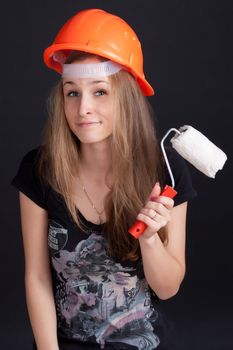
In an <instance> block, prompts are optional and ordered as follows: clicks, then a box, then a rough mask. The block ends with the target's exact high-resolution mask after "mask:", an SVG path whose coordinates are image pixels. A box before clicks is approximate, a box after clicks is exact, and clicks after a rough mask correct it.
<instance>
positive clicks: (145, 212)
mask: <svg viewBox="0 0 233 350" xmlns="http://www.w3.org/2000/svg"><path fill="white" fill-rule="evenodd" d="M160 193H161V187H160V185H159V183H158V182H157V183H156V184H155V186H154V188H153V190H152V192H151V194H150V199H149V201H148V202H147V203H146V205H145V206H144V207H143V208H142V209H141V210H140V212H139V214H138V216H137V220H140V221H143V222H144V223H145V224H146V225H147V228H146V229H145V231H144V232H143V234H142V236H143V238H150V237H151V236H153V235H154V234H155V233H156V232H158V231H159V230H160V229H161V228H162V227H164V226H166V225H167V223H168V222H169V221H170V220H171V211H172V208H173V207H174V200H173V199H171V198H169V197H165V196H160Z"/></svg>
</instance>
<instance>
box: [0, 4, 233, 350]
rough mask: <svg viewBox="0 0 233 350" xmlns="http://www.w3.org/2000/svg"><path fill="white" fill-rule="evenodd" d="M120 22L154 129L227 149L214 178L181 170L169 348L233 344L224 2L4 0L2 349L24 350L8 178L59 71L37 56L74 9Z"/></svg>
mask: <svg viewBox="0 0 233 350" xmlns="http://www.w3.org/2000/svg"><path fill="white" fill-rule="evenodd" d="M85 8H102V9H105V10H107V11H109V12H112V13H114V14H117V15H119V16H120V17H122V18H124V19H125V20H126V21H127V22H128V23H129V24H130V25H131V26H132V27H133V28H134V30H135V31H136V33H137V34H138V37H139V38H140V40H141V42H142V47H143V52H144V70H145V74H146V77H147V79H148V81H149V82H150V83H151V85H152V86H153V87H154V88H155V90H156V93H157V95H156V96H154V97H150V101H151V104H152V105H153V107H154V109H155V112H156V116H157V118H158V128H159V133H160V135H163V134H164V133H165V132H166V131H167V129H168V128H170V127H176V128H179V127H180V126H182V125H185V124H189V125H192V126H194V127H195V128H197V129H198V130H200V131H201V132H202V133H204V134H205V135H206V136H207V137H208V138H209V139H210V140H211V141H213V142H214V143H215V144H216V145H217V146H218V147H220V148H221V149H223V150H224V151H225V152H226V154H227V155H228V160H227V162H226V164H225V166H224V169H223V170H222V171H219V172H218V173H217V175H216V178H215V179H210V178H208V177H206V176H205V175H203V174H202V173H200V172H199V171H198V170H196V169H194V167H192V166H191V165H188V166H189V169H190V172H191V174H192V179H193V184H194V187H195V189H196V190H197V191H198V197H196V199H195V200H193V201H192V202H191V203H190V205H189V211H188V223H187V273H186V277H185V280H184V282H183V283H182V286H181V289H180V291H179V294H178V295H177V296H175V297H173V298H171V299H170V300H167V301H164V302H163V303H162V304H163V307H164V310H165V312H166V314H167V317H168V318H169V319H170V320H172V321H173V322H174V329H173V332H172V338H171V340H172V344H173V348H174V350H182V349H183V350H187V349H188V350H192V349H195V350H196V349H200V350H202V349H205V350H206V349H211V350H214V349H216V350H227V349H231V350H232V349H233V334H232V333H233V302H232V295H233V267H232V265H233V264H232V243H233V242H232V233H233V232H232V224H231V220H232V177H231V176H230V171H231V166H232V158H231V152H232V131H233V128H232V126H233V125H232V124H233V123H232V117H233V79H232V77H233V74H232V73H233V67H232V64H233V50H232V43H233V40H232V39H233V38H232V33H233V30H232V29H233V28H232V27H233V26H232V21H233V4H232V2H231V1H224V0H223V1H214V0H212V1H210V0H196V1H188V0H187V1H184V0H183V1H182V0H178V1H176V0H163V1H157V0H155V1H146V0H145V1H136V0H134V1H119V0H118V1H114V0H113V1H109V0H108V1H94V0H93V1H72V0H66V1H61V0H56V1H55V0H49V1H45V0H43V1H40V2H39V1H14V2H13V1H10V0H9V1H8V3H4V5H2V6H1V14H2V16H1V44H2V45H1V46H2V47H1V61H2V64H1V94H0V101H1V138H0V140H1V147H0V152H1V176H2V180H1V183H0V186H1V197H2V198H1V263H0V269H1V271H0V272H1V288H0V291H1V295H0V300H1V317H0V322H1V325H0V329H1V331H0V333H1V343H0V349H1V350H5V349H6V350H8V349H10V350H16V349H17V350H19V349H20V350H21V349H22V350H29V349H30V347H31V339H32V335H31V330H30V325H29V321H28V318H27V312H26V306H25V297H24V277H23V269H24V265H23V249H22V240H21V232H20V219H19V208H18V196H17V192H16V191H15V189H14V188H13V187H11V186H10V180H11V179H12V177H13V176H14V175H15V172H16V170H17V168H18V165H19V161H20V159H21V158H22V156H23V155H24V154H25V153H26V152H27V151H28V150H30V149H31V148H34V147H35V146H37V145H38V144H39V143H40V139H41V131H42V127H43V124H44V122H45V120H46V98H47V96H48V94H49V91H50V89H51V87H52V86H53V85H54V83H55V82H56V81H57V79H58V75H57V74H56V73H55V72H53V71H51V70H48V69H47V68H46V67H45V65H44V63H43V60H42V53H43V50H44V49H45V48H46V47H47V46H49V45H50V44H51V43H52V40H53V39H54V36H55V34H56V33H57V31H58V29H59V28H60V27H61V25H62V24H63V23H64V22H65V21H66V20H67V19H68V18H69V17H71V16H72V15H74V14H75V13H76V12H77V11H79V10H81V9H85Z"/></svg>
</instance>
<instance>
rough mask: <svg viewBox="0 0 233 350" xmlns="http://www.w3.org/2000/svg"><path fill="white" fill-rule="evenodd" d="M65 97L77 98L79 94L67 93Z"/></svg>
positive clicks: (74, 92) (75, 92)
mask: <svg viewBox="0 0 233 350" xmlns="http://www.w3.org/2000/svg"><path fill="white" fill-rule="evenodd" d="M66 96H68V97H76V96H79V93H78V92H77V91H69V92H68V93H67V94H66Z"/></svg>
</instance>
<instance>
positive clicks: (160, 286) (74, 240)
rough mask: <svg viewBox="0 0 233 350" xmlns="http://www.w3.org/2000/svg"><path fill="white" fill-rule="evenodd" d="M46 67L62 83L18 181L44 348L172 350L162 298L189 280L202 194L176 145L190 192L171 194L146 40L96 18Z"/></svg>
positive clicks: (182, 186)
mask: <svg viewBox="0 0 233 350" xmlns="http://www.w3.org/2000/svg"><path fill="white" fill-rule="evenodd" d="M44 60H45V63H46V64H47V65H48V66H49V67H50V68H52V69H54V70H56V71H58V72H59V73H62V77H61V80H60V81H59V83H58V85H57V86H56V87H55V88H54V91H53V93H52V95H51V98H50V109H49V118H48V122H47V124H46V127H45V132H44V140H43V144H42V145H41V146H39V147H38V148H37V149H34V150H32V151H30V152H29V153H27V154H26V155H25V157H24V158H23V160H22V162H21V164H20V167H19V171H18V173H17V175H16V176H15V178H14V179H13V181H12V184H13V185H14V186H16V187H17V188H18V189H19V191H20V209H21V221H22V232H23V242H24V251H25V283H26V298H27V306H28V311H29V316H30V321H31V325H32V330H33V334H34V338H35V348H36V349H38V350H58V349H62V350H66V349H67V350H68V349H70V350H72V349H78V350H80V349H100V348H105V349H144V350H146V349H148V350H149V349H157V348H158V349H161V350H162V349H168V348H167V345H166V324H165V322H164V320H163V316H162V315H161V313H160V311H159V306H158V300H159V299H167V298H170V297H172V296H174V295H175V294H176V293H177V291H178V290H179V287H180V284H181V282H182V280H183V278H184V274H185V226H186V211H187V201H188V200H190V199H191V198H192V197H193V196H194V195H195V191H194V189H193V188H192V184H191V179H190V175H189V173H188V170H187V168H186V166H185V163H184V161H183V160H182V158H181V157H180V156H179V155H178V154H176V153H175V151H173V150H172V149H170V148H167V156H168V159H169V161H170V165H171V168H172V170H173V173H174V177H175V182H176V190H177V191H178V195H177V196H176V197H175V199H174V200H173V199H171V198H168V197H165V196H162V195H160V193H161V188H163V186H164V185H165V184H169V183H170V178H169V176H168V173H167V170H166V166H165V164H164V161H163V157H162V155H161V151H160V148H159V143H158V140H157V137H156V129H155V122H154V119H153V116H152V111H151V108H150V106H149V103H148V101H147V97H145V96H149V95H153V93H154V92H153V89H152V87H151V86H150V85H149V83H148V82H147V81H146V79H145V77H144V74H143V66H142V51H141V45H140V42H139V40H138V38H137V36H136V34H135V33H134V31H133V30H132V28H130V27H129V26H128V24H127V23H125V22H124V21H123V20H122V19H120V18H119V17H116V16H114V15H112V14H109V13H107V12H105V11H102V10H97V9H94V10H86V11H82V12H79V13H78V14H76V15H75V16H74V17H72V18H71V19H70V20H69V21H68V22H67V23H66V24H65V25H64V26H63V27H62V29H61V30H60V32H59V33H58V35H57V37H56V39H55V41H54V43H53V44H52V45H51V46H50V47H49V48H47V49H46V50H45V53H44ZM152 197H153V198H152ZM152 199H153V200H152ZM136 219H138V220H140V221H142V222H144V223H145V224H146V225H147V228H146V229H145V231H144V233H143V234H142V235H141V236H140V237H139V239H135V238H134V237H133V236H132V235H131V234H129V232H128V230H129V228H130V227H131V226H132V224H133V223H134V222H135V220H136Z"/></svg>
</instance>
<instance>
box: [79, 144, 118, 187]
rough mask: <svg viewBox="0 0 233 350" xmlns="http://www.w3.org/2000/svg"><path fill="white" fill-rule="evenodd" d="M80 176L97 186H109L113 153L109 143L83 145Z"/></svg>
mask: <svg viewBox="0 0 233 350" xmlns="http://www.w3.org/2000/svg"><path fill="white" fill-rule="evenodd" d="M79 169H80V170H79V175H80V176H81V177H82V178H84V177H85V179H86V180H87V182H88V181H92V182H94V183H96V185H104V184H105V185H106V184H108V185H109V179H108V177H109V175H110V172H111V153H110V147H109V143H107V142H106V143H100V144H81V157H80V168H79Z"/></svg>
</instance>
